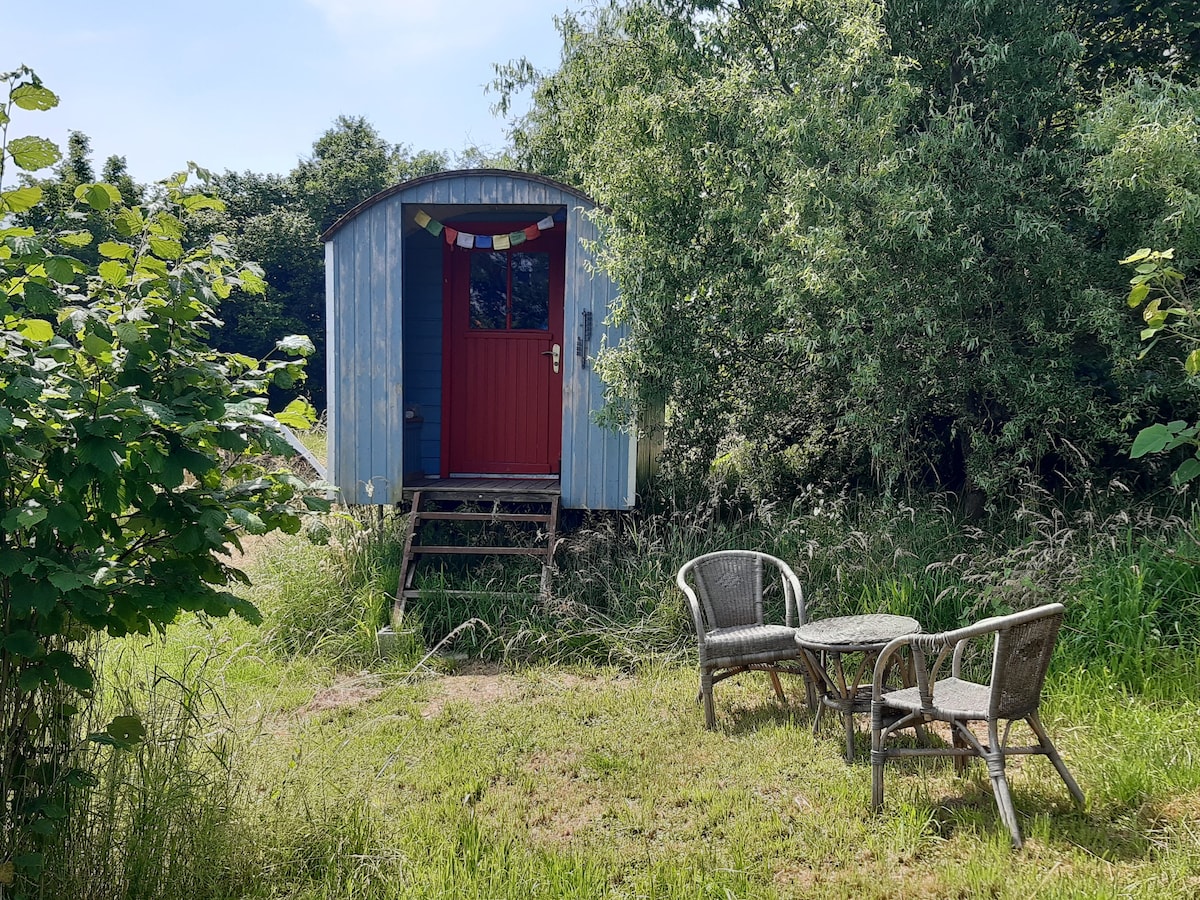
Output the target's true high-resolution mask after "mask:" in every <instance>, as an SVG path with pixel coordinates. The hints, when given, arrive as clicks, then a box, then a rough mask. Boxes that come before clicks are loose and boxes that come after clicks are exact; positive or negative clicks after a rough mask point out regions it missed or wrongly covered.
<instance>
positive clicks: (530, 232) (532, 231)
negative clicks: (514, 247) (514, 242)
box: [525, 225, 541, 241]
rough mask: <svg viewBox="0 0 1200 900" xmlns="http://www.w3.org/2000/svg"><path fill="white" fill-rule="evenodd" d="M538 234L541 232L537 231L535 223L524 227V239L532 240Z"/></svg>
mask: <svg viewBox="0 0 1200 900" xmlns="http://www.w3.org/2000/svg"><path fill="white" fill-rule="evenodd" d="M540 234H541V232H540V231H538V227H537V226H536V225H530V226H529V227H528V228H526V229H525V240H527V241H532V240H534V239H535V238H537V237H538V235H540Z"/></svg>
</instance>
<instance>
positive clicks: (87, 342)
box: [83, 333, 112, 356]
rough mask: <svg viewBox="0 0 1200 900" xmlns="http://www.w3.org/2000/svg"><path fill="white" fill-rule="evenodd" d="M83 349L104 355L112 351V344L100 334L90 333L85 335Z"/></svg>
mask: <svg viewBox="0 0 1200 900" xmlns="http://www.w3.org/2000/svg"><path fill="white" fill-rule="evenodd" d="M83 349H84V350H86V351H87V352H88V353H90V354H91V355H92V356H103V355H104V354H105V353H111V352H112V344H110V343H109V342H108V341H106V340H105V339H104V338H102V337H100V335H98V334H90V333H89V334H85V335H84V336H83Z"/></svg>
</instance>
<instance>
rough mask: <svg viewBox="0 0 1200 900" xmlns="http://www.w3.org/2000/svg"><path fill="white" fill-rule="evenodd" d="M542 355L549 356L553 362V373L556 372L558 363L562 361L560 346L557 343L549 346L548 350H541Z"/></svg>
mask: <svg viewBox="0 0 1200 900" xmlns="http://www.w3.org/2000/svg"><path fill="white" fill-rule="evenodd" d="M542 356H549V357H551V360H550V361H551V362H552V363H554V373H555V374H556V375H557V374H558V367H559V363H560V362H561V361H562V347H560V346H559V345H558V344H554V345H553V346H551V348H550V349H549V350H543V351H542Z"/></svg>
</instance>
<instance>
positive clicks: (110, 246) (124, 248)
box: [96, 241, 133, 259]
mask: <svg viewBox="0 0 1200 900" xmlns="http://www.w3.org/2000/svg"><path fill="white" fill-rule="evenodd" d="M96 249H98V250H99V251H100V255H101V256H104V257H107V258H108V259H132V258H133V247H131V246H130V245H129V244H123V243H121V242H119V241H105V242H104V243H102V244H101V245H100V246H99V247H97V248H96Z"/></svg>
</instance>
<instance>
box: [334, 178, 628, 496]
mask: <svg viewBox="0 0 1200 900" xmlns="http://www.w3.org/2000/svg"><path fill="white" fill-rule="evenodd" d="M593 206H594V204H593V202H592V201H591V200H589V199H588V198H587V197H586V196H585V195H583V194H582V193H580V192H579V191H577V190H575V189H574V188H571V187H569V186H567V185H564V184H560V183H558V182H555V181H552V180H550V179H548V178H542V177H539V176H537V175H530V174H528V173H524V172H511V171H504V170H496V169H483V170H473V171H453V172H441V173H438V174H436V175H429V176H426V177H423V178H417V179H414V180H412V181H408V182H405V183H403V184H399V185H396V186H394V187H391V188H388V189H387V190H384V191H381V192H380V193H378V194H376V195H375V196H373V197H371V198H369V199H367V200H365V201H363V202H362V203H360V204H359V205H358V206H356V207H354V208H353V209H352V210H350V211H349V212H348V213H347V214H346V215H344V216H343V217H342V218H341V219H340V220H338V222H336V223H335V224H334V225H333V226H332V227H331V228H330V229H329V230H328V231H326V232H325V234H324V235H322V240H323V241H325V284H326V329H327V336H326V359H327V366H328V385H329V387H328V391H329V393H328V408H329V443H328V456H329V466H328V468H329V473H330V479H331V481H333V483H334V484H336V485H337V487H338V488H339V490H340V492H341V494H342V497H343V498H344V500H345V501H346V502H347V503H353V504H395V503H399V502H401V500H402V499H403V497H404V492H405V490H406V489H410V490H411V489H414V488H418V487H428V486H429V485H430V483H431V482H433V481H441V482H449V483H450V484H454V483H456V482H458V481H459V480H461V479H476V480H478V479H480V478H488V479H492V480H497V479H499V480H508V481H510V482H511V481H540V482H553V483H555V486H556V487H557V488H558V489H559V490H560V495H561V502H562V506H563V507H565V508H569V509H589V510H596V509H629V508H631V507H632V506H633V505H634V499H635V477H636V476H635V467H636V455H637V446H636V436H635V435H632V434H630V433H628V432H624V431H616V430H612V429H608V428H603V427H601V426H599V425H597V424H596V422H595V418H594V413H595V412H596V411H597V410H598V409H599V408H600V406H601V403H602V398H603V388H602V385H601V383H600V380H599V379H598V378H597V376H596V373H595V370H594V368H593V365H592V360H593V358H594V355H595V353H596V350H597V349H598V348H599V347H600V346H601V345H602V343H607V344H608V345H614V344H615V343H616V342H618V341H620V340H621V338H622V333H621V330H620V329H618V328H615V327H613V326H611V325H609V324H606V322H607V319H608V311H609V309H610V307H611V305H612V303H613V301H614V300H615V298H616V288H615V286H614V285H613V283H612V282H611V281H610V280H609V279H608V278H606V277H604V276H603V275H602V274H599V273H596V272H593V271H592V267H591V265H590V264H591V263H592V261H593V254H592V252H591V250H589V242H592V241H595V240H596V237H597V234H596V228H595V226H594V224H593V223H592V222H591V220H590V219H589V218H588V216H587V212H588V211H589V210H590V209H592V208H593Z"/></svg>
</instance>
